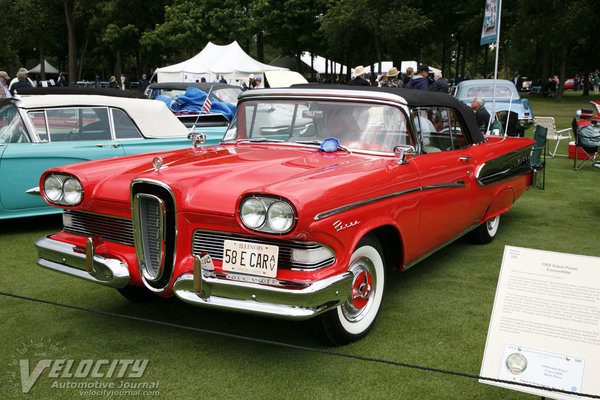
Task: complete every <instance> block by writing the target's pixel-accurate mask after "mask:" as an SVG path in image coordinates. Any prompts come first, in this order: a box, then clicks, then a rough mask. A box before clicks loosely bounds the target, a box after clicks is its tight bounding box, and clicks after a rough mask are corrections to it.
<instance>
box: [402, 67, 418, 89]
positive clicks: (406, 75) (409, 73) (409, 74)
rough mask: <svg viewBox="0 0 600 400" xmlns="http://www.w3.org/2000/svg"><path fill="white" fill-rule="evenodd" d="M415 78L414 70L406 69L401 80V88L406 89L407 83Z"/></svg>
mask: <svg viewBox="0 0 600 400" xmlns="http://www.w3.org/2000/svg"><path fill="white" fill-rule="evenodd" d="M413 76H415V70H414V69H413V68H412V67H408V68H406V72H405V73H404V77H403V78H402V86H404V87H406V85H407V84H408V82H409V81H410V80H411V79H412V78H413Z"/></svg>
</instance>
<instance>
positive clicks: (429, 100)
mask: <svg viewBox="0 0 600 400" xmlns="http://www.w3.org/2000/svg"><path fill="white" fill-rule="evenodd" d="M292 87H293V88H301V89H316V90H355V91H365V92H385V93H391V94H395V95H397V96H400V97H402V98H403V99H405V100H406V103H407V104H408V106H409V107H430V106H442V107H449V108H453V109H455V110H456V111H457V113H458V114H460V117H461V118H462V120H463V121H464V123H465V125H466V127H467V129H468V130H469V134H470V136H471V139H472V140H473V143H475V144H477V143H482V142H485V140H486V139H485V138H484V136H483V134H482V133H481V131H480V130H479V126H478V125H477V121H476V120H475V112H474V111H473V109H472V108H471V107H469V106H467V105H466V104H463V103H461V102H460V101H458V100H456V99H455V98H454V97H453V96H451V95H449V94H446V93H440V92H430V91H427V90H417V89H404V88H389V87H376V86H352V85H331V84H301V85H293V86H292Z"/></svg>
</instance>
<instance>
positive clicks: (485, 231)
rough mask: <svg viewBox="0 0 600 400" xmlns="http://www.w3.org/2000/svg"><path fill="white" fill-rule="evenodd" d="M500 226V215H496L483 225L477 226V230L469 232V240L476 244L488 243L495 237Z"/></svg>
mask: <svg viewBox="0 0 600 400" xmlns="http://www.w3.org/2000/svg"><path fill="white" fill-rule="evenodd" d="M499 226H500V215H496V216H495V217H494V218H490V219H488V220H487V221H485V222H484V223H483V224H481V225H479V227H478V228H476V229H475V230H473V232H471V240H472V241H473V242H474V243H478V244H487V243H490V242H491V241H492V240H494V238H495V237H496V234H497V233H498V227H499Z"/></svg>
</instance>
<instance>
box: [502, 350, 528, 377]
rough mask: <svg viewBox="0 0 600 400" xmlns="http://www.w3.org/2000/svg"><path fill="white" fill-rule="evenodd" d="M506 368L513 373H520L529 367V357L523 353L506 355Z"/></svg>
mask: <svg viewBox="0 0 600 400" xmlns="http://www.w3.org/2000/svg"><path fill="white" fill-rule="evenodd" d="M506 368H507V369H508V371H509V372H510V373H511V374H513V375H519V374H521V373H523V371H525V370H526V369H527V358H526V357H525V356H524V355H523V354H521V353H512V354H511V355H509V356H508V357H506Z"/></svg>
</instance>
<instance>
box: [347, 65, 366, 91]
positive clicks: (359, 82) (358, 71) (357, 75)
mask: <svg viewBox="0 0 600 400" xmlns="http://www.w3.org/2000/svg"><path fill="white" fill-rule="evenodd" d="M365 74H366V71H365V67H363V66H362V65H359V66H358V67H356V68H354V78H352V79H351V80H350V82H348V85H353V86H371V84H370V83H369V81H368V80H366V79H365V78H364V75H365Z"/></svg>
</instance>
